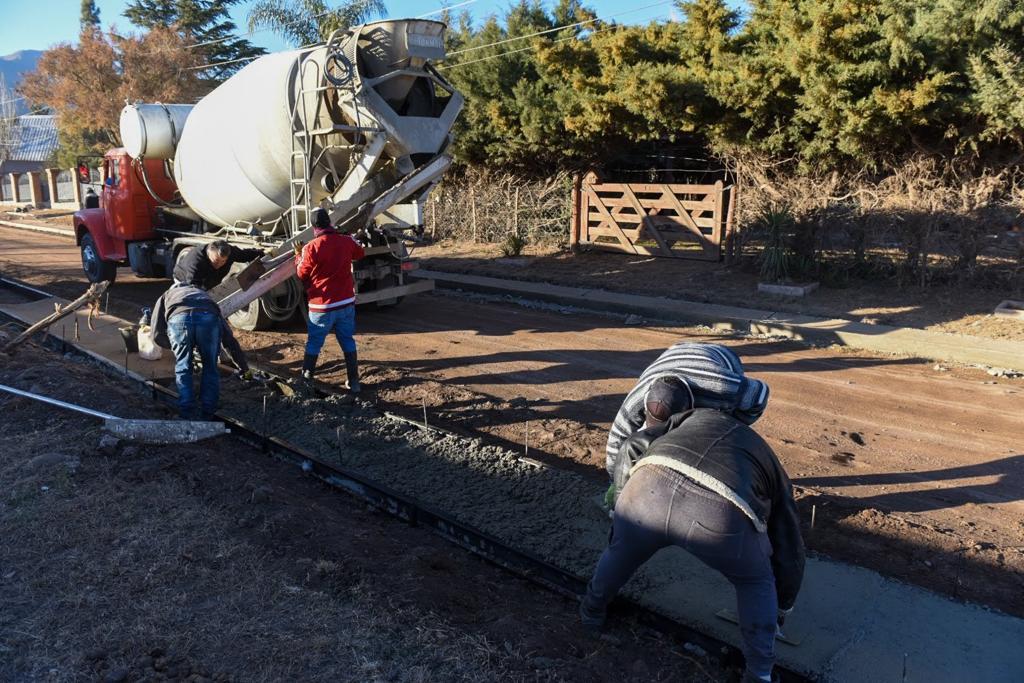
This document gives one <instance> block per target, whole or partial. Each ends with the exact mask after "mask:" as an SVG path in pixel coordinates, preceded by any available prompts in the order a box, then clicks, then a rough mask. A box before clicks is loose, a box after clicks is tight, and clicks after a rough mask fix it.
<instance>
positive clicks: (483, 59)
mask: <svg viewBox="0 0 1024 683" xmlns="http://www.w3.org/2000/svg"><path fill="white" fill-rule="evenodd" d="M658 4H660V5H665V4H668V3H664V2H662V3H658ZM617 28H621V27H620V26H618V25H617V24H613V25H610V26H606V27H605V28H599V29H595V30H593V31H591V32H590V33H588V34H587V35H585V36H583V37H579V36H569V37H568V38H562V39H560V40H553V41H551V44H552V45H557V44H558V43H565V42H568V41H570V40H586V39H587V38H589V37H590V36H593V35H596V34H598V33H604V32H605V31H612V30H614V29H617ZM536 47H537V46H536V45H528V46H527V47H521V48H518V49H516V50H508V51H506V52H499V53H498V54H496V55H488V56H487V57H480V58H479V59H471V60H470V61H468V62H458V63H457V64H448V65H445V66H439V67H437V68H438V70H444V71H450V70H451V69H458V68H459V67H460V66H468V65H470V64H476V63H477V62H486V61H487V60H489V59H497V58H498V57H507V56H508V55H514V54H516V53H519V52H526V51H527V50H533V49H536Z"/></svg>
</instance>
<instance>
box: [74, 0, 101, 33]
mask: <svg viewBox="0 0 1024 683" xmlns="http://www.w3.org/2000/svg"><path fill="white" fill-rule="evenodd" d="M79 21H80V22H81V25H82V29H83V30H85V29H86V28H99V27H100V10H99V8H98V7H97V6H96V2H95V0H82V13H81V15H80V18H79Z"/></svg>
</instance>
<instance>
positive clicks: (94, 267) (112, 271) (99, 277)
mask: <svg viewBox="0 0 1024 683" xmlns="http://www.w3.org/2000/svg"><path fill="white" fill-rule="evenodd" d="M82 270H84V271H85V277H86V278H88V280H89V282H113V281H114V278H115V277H117V264H116V263H111V262H110V261H104V260H103V259H102V258H101V257H100V250H99V249H97V248H96V241H95V240H93V238H92V235H90V234H89V233H85V235H84V236H83V237H82Z"/></svg>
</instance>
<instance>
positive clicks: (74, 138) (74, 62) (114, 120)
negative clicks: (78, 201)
mask: <svg viewBox="0 0 1024 683" xmlns="http://www.w3.org/2000/svg"><path fill="white" fill-rule="evenodd" d="M182 44H183V43H182V39H181V36H180V35H179V34H178V33H176V32H175V31H174V30H173V29H169V28H155V29H153V30H151V31H148V32H147V33H144V34H142V35H140V36H121V35H118V34H116V33H115V32H114V31H113V30H112V31H110V32H109V33H106V34H105V33H103V32H101V31H100V30H98V29H91V30H85V31H83V32H82V34H81V36H79V42H78V45H72V44H70V43H61V44H59V45H57V46H55V47H53V48H51V49H49V50H47V51H46V52H44V53H43V54H42V56H40V58H39V62H38V64H37V66H36V70H35V71H34V72H32V73H29V74H27V75H26V76H25V77H24V79H23V81H22V83H21V85H20V87H19V90H20V92H21V93H22V94H23V95H24V96H25V97H26V98H27V99H28V100H29V101H30V102H32V103H33V104H34V105H37V106H39V105H42V106H46V107H49V108H51V109H52V110H53V111H54V112H55V113H56V115H57V129H58V137H59V140H60V147H59V149H58V153H57V161H58V163H59V165H60V166H62V167H69V166H73V165H74V161H75V158H76V157H77V156H79V155H83V154H103V153H104V152H106V150H107V149H109V148H110V147H115V146H118V145H119V144H120V142H121V140H120V132H119V129H118V122H119V118H120V113H121V109H122V108H123V107H124V103H125V102H126V101H129V102H134V101H138V100H141V101H144V102H194V101H195V100H196V99H197V98H198V97H200V96H201V95H202V94H203V92H204V88H205V86H204V84H203V83H201V82H200V80H199V79H198V77H197V76H196V74H197V71H196V67H199V66H201V65H202V56H201V55H200V54H198V53H197V52H196V51H194V50H187V49H186V50H182V49H180V48H181V47H182Z"/></svg>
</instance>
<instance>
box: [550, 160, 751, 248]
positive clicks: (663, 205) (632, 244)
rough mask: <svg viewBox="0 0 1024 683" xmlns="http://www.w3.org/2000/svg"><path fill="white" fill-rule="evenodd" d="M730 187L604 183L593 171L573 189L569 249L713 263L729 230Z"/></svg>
mask: <svg viewBox="0 0 1024 683" xmlns="http://www.w3.org/2000/svg"><path fill="white" fill-rule="evenodd" d="M733 192H734V189H733V187H732V186H730V187H725V186H724V185H723V184H722V181H718V182H716V183H715V184H714V185H677V184H667V183H606V182H601V181H599V180H598V177H597V175H596V174H594V173H588V174H587V175H585V176H584V177H583V178H582V179H580V178H577V182H576V185H575V186H574V188H573V194H574V198H573V199H574V201H573V220H572V230H571V235H570V238H569V242H570V245H572V246H582V247H589V248H597V249H608V250H611V251H621V252H626V253H629V254H643V255H645V256H667V257H671V258H690V259H700V260H704V261H718V260H720V259H721V257H722V245H723V244H724V243H725V241H726V238H727V236H728V234H729V232H730V230H731V227H732V225H731V224H732V220H731V218H732V205H733Z"/></svg>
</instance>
